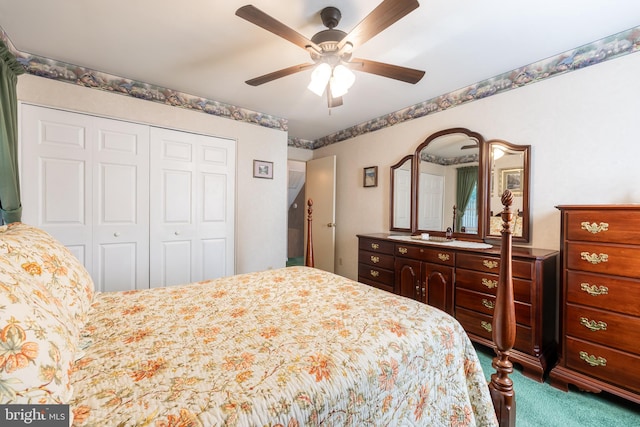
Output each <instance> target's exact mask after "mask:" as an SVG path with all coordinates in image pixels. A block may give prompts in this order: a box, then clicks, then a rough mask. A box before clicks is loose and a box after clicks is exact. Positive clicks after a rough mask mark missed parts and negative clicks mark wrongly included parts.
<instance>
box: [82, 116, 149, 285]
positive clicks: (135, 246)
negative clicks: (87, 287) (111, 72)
mask: <svg viewBox="0 0 640 427" xmlns="http://www.w3.org/2000/svg"><path fill="white" fill-rule="evenodd" d="M92 124H93V126H92V129H93V134H94V135H95V138H96V141H95V143H94V153H93V173H94V179H93V182H94V192H93V207H94V209H93V212H94V218H93V224H94V227H93V230H94V236H93V240H94V243H93V244H94V248H95V249H94V261H93V265H94V270H95V273H96V274H95V275H94V281H95V282H96V288H97V289H98V290H100V291H120V290H132V289H145V288H148V287H149V251H148V245H149V243H148V242H149V225H148V221H149V202H148V200H149V199H148V197H149V196H148V194H149V127H148V126H146V125H141V124H137V123H128V122H123V121H119V120H111V119H105V118H101V117H94V118H93V123H92Z"/></svg>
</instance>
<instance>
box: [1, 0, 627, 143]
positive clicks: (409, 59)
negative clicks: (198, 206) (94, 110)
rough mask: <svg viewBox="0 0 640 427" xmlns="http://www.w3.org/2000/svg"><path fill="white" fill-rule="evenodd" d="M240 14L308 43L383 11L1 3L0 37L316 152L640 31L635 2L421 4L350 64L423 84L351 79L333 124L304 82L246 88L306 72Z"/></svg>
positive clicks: (449, 0) (370, 1) (292, 4)
mask: <svg viewBox="0 0 640 427" xmlns="http://www.w3.org/2000/svg"><path fill="white" fill-rule="evenodd" d="M380 1H381V0H380ZM245 4H253V5H254V6H256V7H257V8H259V9H261V10H262V11H264V12H266V13H267V14H269V15H271V16H272V17H274V18H276V19H277V20H279V21H280V22H282V23H284V24H285V25H287V26H289V27H291V28H292V29H294V30H296V31H297V32H299V33H301V34H303V35H305V36H306V37H308V38H311V37H312V35H313V34H315V33H316V32H318V31H321V30H323V29H325V27H323V25H322V22H321V20H320V16H319V13H320V10H322V8H324V7H326V6H336V7H338V8H339V9H340V10H341V12H342V21H341V22H340V24H339V25H338V27H337V28H338V29H341V30H343V31H345V32H347V33H348V32H349V31H350V30H351V29H352V28H353V27H354V26H355V25H356V24H357V23H358V22H360V21H361V20H362V19H363V18H364V17H365V16H366V15H367V14H368V13H370V12H371V11H372V10H373V9H374V8H375V7H376V6H377V5H378V4H379V0H342V1H336V0H305V1H294V0H281V1H274V0H189V1H170V0H111V1H100V2H98V1H96V0H84V1H78V0H47V1H42V0H20V1H16V0H0V27H2V29H3V30H4V31H5V32H6V34H7V35H8V37H9V40H10V41H11V42H12V43H13V45H14V47H15V48H16V49H17V50H19V51H21V52H25V53H29V54H32V55H37V56H43V57H46V58H50V59H54V60H57V61H61V62H67V63H70V64H74V65H78V66H82V67H86V68H90V69H93V70H96V71H101V72H104V73H109V74H113V75H116V76H120V77H124V78H127V79H132V80H138V81H141V82H146V83H150V84H153V85H158V86H162V87H166V88H169V89H173V90H177V91H180V92H184V93H187V94H191V95H195V96H200V97H203V98H207V99H210V100H214V101H219V102H223V103H227V104H231V105H235V106H238V107H242V108H246V109H249V110H253V111H257V112H262V113H267V114H270V115H273V116H276V117H280V118H285V119H288V120H289V136H290V137H297V138H302V139H305V140H311V141H313V140H316V139H318V138H320V137H323V136H326V135H329V134H332V133H334V132H337V131H339V130H343V129H346V128H349V127H351V126H354V125H356V124H359V123H362V122H366V121H368V120H371V119H374V118H376V117H380V116H383V115H385V114H387V113H390V112H394V111H397V110H400V109H403V108H405V107H409V106H411V105H414V104H417V103H420V102H423V101H426V100H429V99H431V98H434V97H436V96H439V95H443V94H446V93H448V92H451V91H454V90H456V89H460V88H462V87H465V86H467V85H470V84H473V83H476V82H479V81H482V80H484V79H487V78H490V77H493V76H496V75H498V74H501V73H504V72H507V71H511V70H513V69H516V68H519V67H522V66H525V65H528V64H531V63H533V62H536V61H539V60H542V59H545V58H548V57H550V56H554V55H557V54H560V53H562V52H565V51H567V50H570V49H574V48H576V47H579V46H582V45H584V44H587V43H591V42H593V41H596V40H599V39H602V38H604V37H607V36H609V35H613V34H616V33H618V32H621V31H624V30H628V29H630V28H633V27H636V26H638V25H640V1H638V0H600V1H596V0H538V1H537V2H514V1H513V0H485V1H482V2H481V1H477V0H431V1H426V0H422V1H420V7H419V8H418V9H416V10H415V11H413V12H412V13H410V14H409V15H407V16H406V17H404V18H402V19H401V20H400V21H398V22H397V23H395V24H394V25H392V26H391V27H389V28H387V29H386V30H385V31H383V32H382V33H380V34H379V35H377V36H375V37H374V38H372V39H371V40H369V41H368V42H366V43H365V44H364V45H362V46H360V47H358V48H357V49H356V51H355V52H354V56H357V57H360V58H365V59H370V60H374V61H379V62H386V63H391V64H395V65H401V66H405V67H410V68H417V69H422V70H425V71H426V74H425V77H424V78H423V79H422V80H421V81H420V82H419V83H418V84H416V85H411V84H407V83H403V82H398V81H395V80H391V79H387V78H383V77H379V76H375V75H371V74H365V73H357V77H356V83H355V85H354V86H353V87H352V88H351V90H350V91H349V93H348V94H347V95H345V96H344V105H342V106H340V107H337V108H334V109H332V110H331V111H330V112H329V110H328V108H327V104H326V99H325V98H320V97H318V96H316V95H314V94H313V93H311V92H310V91H309V90H307V89H306V86H307V84H308V81H309V78H310V73H311V71H310V70H308V71H303V72H300V73H297V74H295V75H291V76H288V77H284V78H282V79H279V80H276V81H273V82H270V83H266V84H264V85H262V86H258V87H252V86H248V85H247V84H245V83H244V81H245V80H248V79H250V78H253V77H257V76H260V75H263V74H266V73H269V72H272V71H276V70H279V69H282V68H286V67H289V66H292V65H297V64H300V63H304V62H309V56H308V53H307V52H306V51H304V50H303V49H301V48H300V47H298V46H296V45H294V44H292V43H290V42H288V41H286V40H284V39H282V38H280V37H278V36H275V35H273V34H271V33H269V32H267V31H266V30H264V29H262V28H259V27H257V26H255V25H253V24H251V23H249V22H247V21H245V20H244V19H241V18H239V17H237V16H235V11H236V9H238V8H239V7H240V6H243V5H245Z"/></svg>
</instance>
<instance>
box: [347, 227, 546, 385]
mask: <svg viewBox="0 0 640 427" xmlns="http://www.w3.org/2000/svg"><path fill="white" fill-rule="evenodd" d="M393 237H397V236H390V235H389V234H387V233H378V234H366V235H359V236H358V241H359V250H358V281H360V282H362V283H366V284H368V285H371V286H375V287H377V288H380V289H384V290H386V291H389V292H393V293H396V294H399V295H403V296H406V297H409V298H413V299H416V300H418V301H421V302H424V303H427V304H429V305H432V306H435V307H437V308H439V309H441V310H443V311H445V312H447V313H449V314H451V315H453V316H454V317H455V318H456V319H457V320H458V321H459V322H460V324H461V325H462V326H463V327H464V329H465V330H466V331H467V334H468V335H469V337H470V338H471V340H472V341H475V342H478V343H480V344H483V345H486V346H492V345H493V342H492V330H491V328H492V320H493V309H494V305H495V299H496V291H497V285H498V273H499V271H500V250H499V247H497V246H494V247H492V248H489V249H475V250H474V249H466V248H457V247H454V246H437V245H428V244H425V243H421V242H415V243H414V241H401V240H398V239H395V238H393ZM557 260H558V251H553V250H545V249H532V248H517V247H514V248H513V263H512V267H513V276H514V279H513V283H514V292H515V300H516V322H517V326H516V343H515V346H514V349H513V350H512V352H511V355H510V357H511V359H512V361H514V362H516V363H518V364H520V365H521V366H522V368H523V371H522V373H523V374H524V375H526V376H528V377H530V378H533V379H535V380H537V381H542V380H543V377H544V375H545V374H546V373H547V371H548V369H549V368H550V367H551V366H553V364H554V363H555V361H556V305H557V299H556V296H557V281H556V274H557V267H558V264H557Z"/></svg>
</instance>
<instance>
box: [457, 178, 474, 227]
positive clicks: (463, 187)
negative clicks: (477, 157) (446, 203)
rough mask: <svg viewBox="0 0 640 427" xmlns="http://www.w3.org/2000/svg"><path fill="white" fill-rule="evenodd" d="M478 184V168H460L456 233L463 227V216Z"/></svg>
mask: <svg viewBox="0 0 640 427" xmlns="http://www.w3.org/2000/svg"><path fill="white" fill-rule="evenodd" d="M477 183H478V166H467V167H464V168H458V184H457V185H456V207H457V208H456V227H455V230H454V231H456V232H459V231H460V228H461V227H462V216H463V215H464V211H465V210H466V209H467V204H468V203H469V199H470V198H471V194H472V193H473V188H474V187H475V186H476V184H477Z"/></svg>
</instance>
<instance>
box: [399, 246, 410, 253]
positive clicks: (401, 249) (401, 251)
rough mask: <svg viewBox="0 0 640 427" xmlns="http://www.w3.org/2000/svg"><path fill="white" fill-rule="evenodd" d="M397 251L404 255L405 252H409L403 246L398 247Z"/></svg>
mask: <svg viewBox="0 0 640 427" xmlns="http://www.w3.org/2000/svg"><path fill="white" fill-rule="evenodd" d="M398 252H400V253H401V254H402V255H406V254H407V252H409V249H407V248H403V247H399V248H398Z"/></svg>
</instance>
